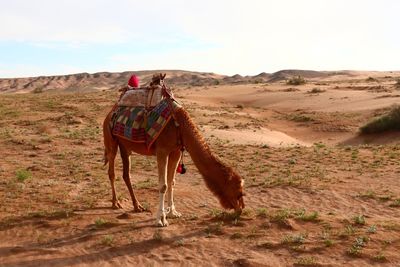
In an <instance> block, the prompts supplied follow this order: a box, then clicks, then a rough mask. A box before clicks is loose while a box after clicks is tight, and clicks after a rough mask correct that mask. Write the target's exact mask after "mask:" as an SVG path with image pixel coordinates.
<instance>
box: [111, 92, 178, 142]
mask: <svg viewBox="0 0 400 267" xmlns="http://www.w3.org/2000/svg"><path fill="white" fill-rule="evenodd" d="M172 108H173V109H177V108H181V105H180V104H179V103H177V102H176V101H172ZM171 117H172V113H171V108H170V105H168V102H167V99H164V100H162V101H161V102H160V103H159V104H157V106H155V107H154V108H153V109H152V110H150V111H147V112H146V110H145V109H144V108H143V107H126V106H118V107H117V108H116V110H115V111H114V114H113V117H112V132H113V134H114V135H117V136H119V137H122V138H125V139H128V140H130V141H132V142H136V143H146V145H147V148H148V149H149V148H150V147H151V145H152V144H153V143H154V141H156V139H157V137H158V136H159V135H160V133H161V132H162V130H163V129H164V128H165V126H166V125H167V123H168V122H169V121H170V119H171Z"/></svg>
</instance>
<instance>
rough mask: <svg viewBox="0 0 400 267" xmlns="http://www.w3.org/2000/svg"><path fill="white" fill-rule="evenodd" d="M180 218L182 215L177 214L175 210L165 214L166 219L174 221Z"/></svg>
mask: <svg viewBox="0 0 400 267" xmlns="http://www.w3.org/2000/svg"><path fill="white" fill-rule="evenodd" d="M180 217H182V214H181V213H180V212H177V211H176V210H171V211H170V212H168V213H167V218H172V219H175V218H180Z"/></svg>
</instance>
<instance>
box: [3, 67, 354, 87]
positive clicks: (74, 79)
mask: <svg viewBox="0 0 400 267" xmlns="http://www.w3.org/2000/svg"><path fill="white" fill-rule="evenodd" d="M158 72H163V73H167V83H168V84H169V85H171V86H212V85H220V84H232V85H234V84H246V83H254V84H256V83H274V82H282V81H285V80H287V79H288V78H290V77H293V76H297V75H300V76H303V77H304V78H306V79H312V78H326V77H330V76H334V75H347V76H352V73H354V72H352V71H313V70H295V69H287V70H280V71H277V72H274V73H272V74H270V73H266V72H261V73H259V74H257V75H254V76H242V75H239V74H235V75H232V76H227V75H219V74H215V73H211V72H194V71H185V70H143V71H125V72H97V73H93V74H89V73H86V72H85V73H76V74H69V75H59V76H39V77H28V78H9V79H0V93H28V92H33V91H34V90H38V91H50V90H57V91H71V92H75V91H76V92H85V91H96V90H108V89H119V88H121V87H122V86H124V85H126V83H127V81H128V80H129V77H130V75H131V74H132V73H135V74H136V75H138V76H139V78H140V80H141V83H142V84H145V83H147V82H149V81H150V79H151V77H152V75H153V74H154V73H158Z"/></svg>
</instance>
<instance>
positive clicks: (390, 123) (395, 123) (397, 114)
mask: <svg viewBox="0 0 400 267" xmlns="http://www.w3.org/2000/svg"><path fill="white" fill-rule="evenodd" d="M393 130H396V131H398V130H400V106H399V105H394V106H393V107H392V108H391V109H390V111H389V112H388V113H387V114H385V115H382V116H381V117H378V118H376V119H374V120H372V121H371V122H368V123H367V124H365V125H364V126H362V127H360V132H361V133H362V134H372V133H382V132H386V131H393Z"/></svg>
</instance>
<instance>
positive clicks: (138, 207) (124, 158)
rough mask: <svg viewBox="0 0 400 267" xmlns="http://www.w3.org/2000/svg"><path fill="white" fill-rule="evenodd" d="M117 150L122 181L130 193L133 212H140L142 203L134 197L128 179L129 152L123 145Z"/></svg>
mask: <svg viewBox="0 0 400 267" xmlns="http://www.w3.org/2000/svg"><path fill="white" fill-rule="evenodd" d="M119 151H120V153H121V158H122V166H123V167H122V169H123V174H122V177H123V178H124V182H125V184H126V186H127V187H128V190H129V194H130V195H131V199H132V204H133V208H134V211H135V212H141V211H144V208H143V207H142V205H140V203H139V201H138V200H137V198H136V195H135V193H134V192H133V189H132V184H131V179H130V170H131V160H130V156H129V152H128V151H127V150H126V149H125V147H124V146H121V145H120V146H119Z"/></svg>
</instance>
